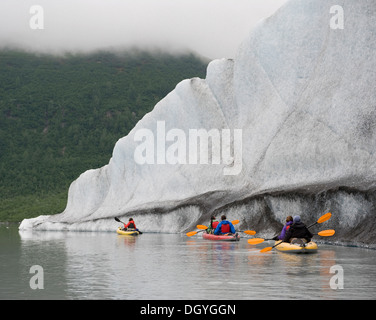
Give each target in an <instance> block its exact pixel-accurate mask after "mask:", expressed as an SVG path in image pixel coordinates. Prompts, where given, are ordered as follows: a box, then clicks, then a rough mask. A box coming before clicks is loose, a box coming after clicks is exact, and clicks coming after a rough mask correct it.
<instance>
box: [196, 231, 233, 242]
mask: <svg viewBox="0 0 376 320" xmlns="http://www.w3.org/2000/svg"><path fill="white" fill-rule="evenodd" d="M202 237H203V238H204V239H207V240H219V241H239V239H240V236H239V234H238V233H235V234H232V233H231V234H226V235H215V234H212V233H203V234H202Z"/></svg>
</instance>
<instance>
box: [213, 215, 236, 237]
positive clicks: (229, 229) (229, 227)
mask: <svg viewBox="0 0 376 320" xmlns="http://www.w3.org/2000/svg"><path fill="white" fill-rule="evenodd" d="M226 219H227V218H226V216H225V215H223V216H222V217H221V220H222V221H221V222H220V223H219V224H218V225H217V227H216V228H215V230H214V234H215V235H220V234H227V233H236V231H235V227H234V225H233V224H232V223H231V221H228V220H226Z"/></svg>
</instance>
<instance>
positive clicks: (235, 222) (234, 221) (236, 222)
mask: <svg viewBox="0 0 376 320" xmlns="http://www.w3.org/2000/svg"><path fill="white" fill-rule="evenodd" d="M239 222H240V221H239V220H232V221H231V223H232V224H238V223H239Z"/></svg>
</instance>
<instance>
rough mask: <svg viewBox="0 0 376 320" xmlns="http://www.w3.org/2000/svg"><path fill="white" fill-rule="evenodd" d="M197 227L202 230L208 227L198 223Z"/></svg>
mask: <svg viewBox="0 0 376 320" xmlns="http://www.w3.org/2000/svg"><path fill="white" fill-rule="evenodd" d="M196 227H197V229H201V230H206V229H207V228H208V227H207V226H203V225H202V224H198V225H197V226H196Z"/></svg>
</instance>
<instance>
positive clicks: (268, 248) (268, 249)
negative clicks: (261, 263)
mask: <svg viewBox="0 0 376 320" xmlns="http://www.w3.org/2000/svg"><path fill="white" fill-rule="evenodd" d="M272 249H273V247H266V248H264V249H262V250H261V251H260V252H262V253H264V252H268V251H270V250H272Z"/></svg>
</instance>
